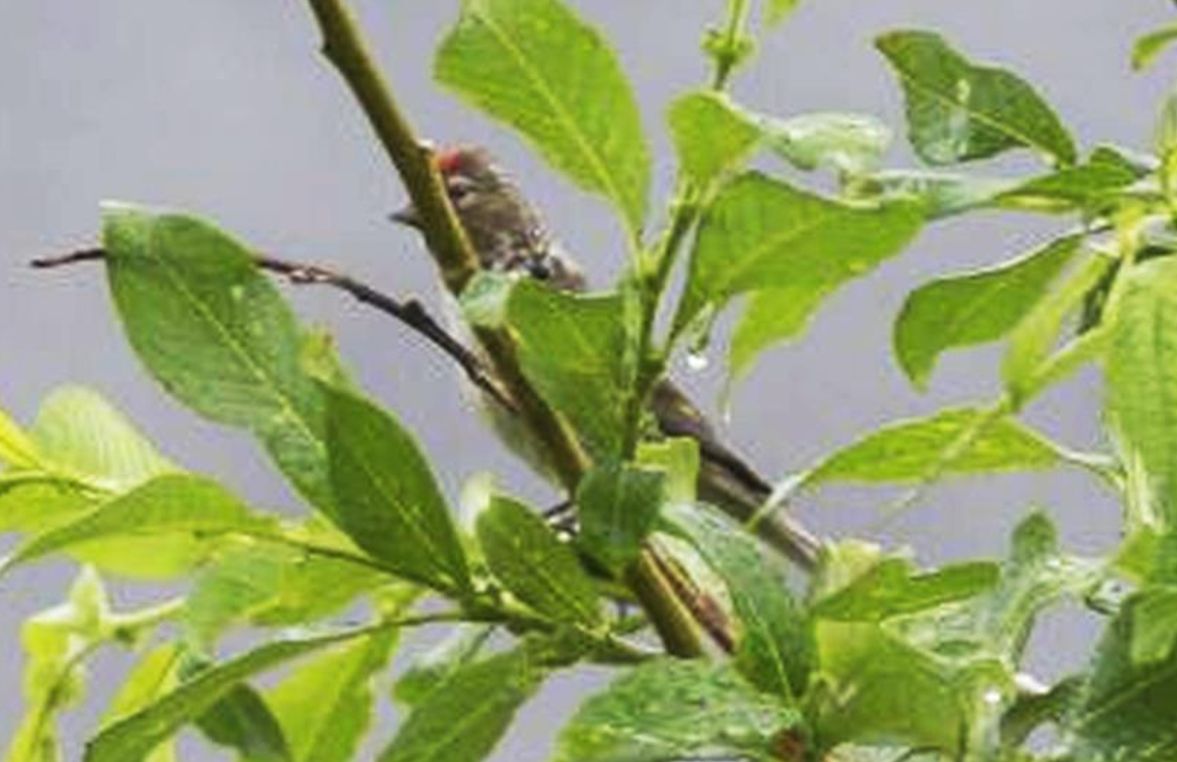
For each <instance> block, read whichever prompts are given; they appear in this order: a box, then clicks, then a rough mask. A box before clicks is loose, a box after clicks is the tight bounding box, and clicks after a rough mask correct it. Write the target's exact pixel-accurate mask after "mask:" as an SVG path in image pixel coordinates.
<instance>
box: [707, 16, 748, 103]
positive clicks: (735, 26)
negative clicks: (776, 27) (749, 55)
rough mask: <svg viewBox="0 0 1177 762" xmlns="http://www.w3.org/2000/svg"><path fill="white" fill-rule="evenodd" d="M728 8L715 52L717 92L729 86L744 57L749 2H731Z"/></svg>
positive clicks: (713, 84) (714, 86)
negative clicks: (737, 66)
mask: <svg viewBox="0 0 1177 762" xmlns="http://www.w3.org/2000/svg"><path fill="white" fill-rule="evenodd" d="M727 8H728V17H727V24H726V26H725V28H724V30H723V36H722V37H721V39H720V41H719V43H718V45H717V46H716V48H715V50H714V51H713V54H714V55H715V76H714V79H712V82H711V87H712V89H715V90H722V89H724V88H725V87H726V86H727V82H728V79H729V78H730V77H731V75H732V72H733V71H735V68H736V65H737V64H739V63H740V61H741V60H742V58H743V55H744V54H743V46H744V44H745V43H744V26H745V25H746V24H747V21H748V0H729V1H728V6H727Z"/></svg>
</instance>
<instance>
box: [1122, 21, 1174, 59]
mask: <svg viewBox="0 0 1177 762" xmlns="http://www.w3.org/2000/svg"><path fill="white" fill-rule="evenodd" d="M1175 40H1177V24H1170V25H1169V26H1164V27H1161V28H1160V29H1157V30H1155V31H1152V32H1149V33H1148V34H1146V35H1144V36H1143V37H1140V38H1139V39H1137V40H1136V42H1135V43H1134V44H1133V45H1132V68H1133V69H1136V70H1137V71H1139V70H1141V69H1145V68H1148V67H1149V66H1151V65H1152V63H1153V62H1154V61H1156V60H1157V58H1158V57H1159V56H1160V55H1161V53H1163V52H1164V51H1165V49H1166V48H1168V47H1169V46H1170V45H1172V44H1173V42H1174V41H1175Z"/></svg>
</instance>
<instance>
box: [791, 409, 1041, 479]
mask: <svg viewBox="0 0 1177 762" xmlns="http://www.w3.org/2000/svg"><path fill="white" fill-rule="evenodd" d="M984 416H985V413H984V412H983V411H979V410H974V409H970V408H953V409H948V410H941V411H940V412H938V413H936V414H935V415H932V416H931V417H929V418H920V419H913V420H909V421H899V422H897V423H893V424H889V425H887V426H884V427H882V428H880V429H877V430H875V431H874V432H872V433H870V434H868V435H866V436H865V437H863V438H862V439H860V440H858V441H857V442H855V443H854V444H852V445H850V446H849V447H846V448H844V449H842V450H839V451H838V452H836V453H834V454H833V455H831V456H829V457H828V458H826V459H825V460H823V461H822V462H821V463H820V464H819V465H818V466H817V467H816V468H814V469H813V470H811V471H810V472H809V473H808V474H807V475H806V477H805V481H804V484H805V485H806V486H813V485H816V484H821V483H823V482H831V481H850V482H867V483H870V482H898V483H911V482H919V481H922V480H923V479H925V478H926V477H927V476H928V474H929V473H932V472H934V471H935V470H937V469H938V468H939V467H941V466H943V468H944V471H945V473H948V474H975V473H992V472H997V471H1023V470H1038V469H1047V468H1053V467H1054V466H1057V465H1058V464H1059V458H1058V454H1057V453H1056V451H1055V448H1054V446H1053V445H1051V443H1050V442H1049V441H1048V440H1047V439H1045V438H1044V437H1042V436H1041V435H1040V434H1038V433H1036V432H1034V431H1033V430H1031V429H1029V428H1027V427H1026V426H1024V425H1023V424H1021V423H1019V422H1018V421H1016V420H1013V419H1010V418H1001V419H999V420H996V421H993V422H991V423H990V424H989V425H988V426H985V427H983V429H982V430H981V432H980V433H979V434H978V435H976V438H975V439H974V441H973V442H972V445H971V446H970V447H969V448H968V449H967V451H965V452H962V453H959V455H958V456H957V457H953V458H950V459H947V460H944V459H945V454H946V452H947V451H948V450H949V448H951V447H952V446H953V445H954V444H955V443H957V442H958V441H960V439H961V437H962V436H965V435H967V434H968V433H969V432H970V430H971V429H973V428H974V427H975V426H976V425H977V424H978V422H979V421H981V420H983V417H984ZM941 461H944V462H943V463H942V462H941Z"/></svg>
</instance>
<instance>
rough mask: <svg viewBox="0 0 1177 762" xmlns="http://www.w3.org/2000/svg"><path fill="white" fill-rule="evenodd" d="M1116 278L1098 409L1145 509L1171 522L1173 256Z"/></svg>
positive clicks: (1175, 384) (1176, 263) (1175, 464)
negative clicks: (1144, 493) (1135, 478)
mask: <svg viewBox="0 0 1177 762" xmlns="http://www.w3.org/2000/svg"><path fill="white" fill-rule="evenodd" d="M1120 277H1121V278H1124V279H1125V280H1124V284H1123V292H1122V298H1121V299H1120V301H1119V304H1118V306H1117V309H1116V318H1115V322H1114V326H1113V329H1112V336H1111V342H1110V346H1109V348H1108V355H1107V358H1106V373H1107V399H1106V402H1105V406H1106V407H1105V409H1106V411H1107V414H1108V416H1109V418H1110V420H1111V423H1112V426H1113V429H1114V431H1115V432H1116V435H1117V438H1118V445H1119V447H1120V449H1121V450H1122V452H1123V453H1124V455H1125V457H1126V459H1127V460H1129V461H1130V462H1136V463H1138V464H1139V466H1140V468H1141V469H1142V472H1143V477H1144V480H1145V482H1146V485H1145V486H1146V487H1147V490H1148V501H1147V502H1148V503H1149V505H1148V506H1138V507H1139V508H1146V509H1147V510H1149V511H1151V512H1152V515H1153V516H1155V520H1156V521H1158V522H1159V526H1160V527H1172V526H1174V525H1177V259H1173V258H1169V257H1163V258H1160V259H1152V260H1149V261H1147V262H1143V263H1141V264H1139V265H1138V266H1136V267H1134V268H1133V269H1132V270H1131V271H1129V272H1127V273H1124V274H1122V275H1120Z"/></svg>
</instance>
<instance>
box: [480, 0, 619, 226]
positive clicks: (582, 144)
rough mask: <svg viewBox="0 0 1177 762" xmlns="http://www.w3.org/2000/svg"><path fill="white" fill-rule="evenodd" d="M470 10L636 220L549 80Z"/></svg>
mask: <svg viewBox="0 0 1177 762" xmlns="http://www.w3.org/2000/svg"><path fill="white" fill-rule="evenodd" d="M471 13H472V15H474V16H475V17H476V18H477V19H478V20H480V21H481V22H482V23H483V25H484V26H485V27H486V29H487V30H488V31H489V32H490V33H491V34H492V35H493V36H494V37H495V39H497V40H498V41H499V44H500V45H502V47H503V49H504V50H506V51H507V53H508V54H510V57H511V58H512V59H514V61H515V63H516V64H518V66H519V69H520V70H521V71H522V72H523V74H524V76H525V77H526V78H527V79H528V81H530V82H531V84H532V86H533V87H534V88H535V90H536V92H538V93H539V95H540V96H541V98H542V99H543V100H545V101H546V102H547V103H548V104H549V106H550V107H551V109H552V112H553V113H554V114H555V116H556V118H557V120H558V121H559V122H561V123H562V124H563V125H564V128H565V130H566V131H567V133H568V134H569V135H571V136H572V138H573V141H574V142H575V143H576V144H577V146H578V147H579V148H580V151H581V153H582V155H583V156H584V158H585V159H586V160H587V163H588V165H589V168H590V169H591V171H592V173H593V175H594V176H596V178H597V182H599V183H601V187H602V188H603V189H604V190H605V192H606V193H607V194H608V195H609V196H610V197H611V198H613V199H616V200H617V201H618V202H620V203H621V205H622V206H623V207H626V209H625V217H626V221H627V222H628V223H629V224H630V225H634V223H635V221H634V220H632V219H630V212H631V210H630V209H629V208H628V206H629V203H628V201H627V199H626V197H625V195H623V194H622V193H621V192H620V190H619V189H618V186H617V183H616V182H615V181H614V179H613V176H612V174H610V172H609V171H608V168H607V167H606V165H605V162H604V160H603V159H602V158H601V157H600V156H598V155H597V153H596V151H595V150H593V146H592V143H591V142H589V140H588V137H587V136H586V135H584V134H583V133H582V132H581V131H580V130H579V129H578V123H577V120H576V118H575V117H573V116H572V114H570V113H568V111H567V110H565V108H564V104H563V102H561V101H560V100H559V99H558V98H557V97H556V94H555V92H554V91H553V90H552V89H551V88H550V87H549V86H548V83H547V81H546V80H545V79H544V78H543V76H542V75H541V74H540V73H539V72H538V71H537V70H536V69H534V68H533V67H531V66H529V65H528V64H529V63H530V59H528V57H527V56H526V55H525V54H524V53H523V51H522V50H520V48H519V46H517V45H515V44H514V42H512V41H511V38H510V36H509V35H508V34H507V33H506V32H505V31H504V30H503V29H502V28H501V27H500V26H499V25H498V24H497V23H496V22H495V21H494V19H493V18H491V15H490V14H489V13H485V12H484V11H481V10H479V9H472V10H471Z"/></svg>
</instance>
